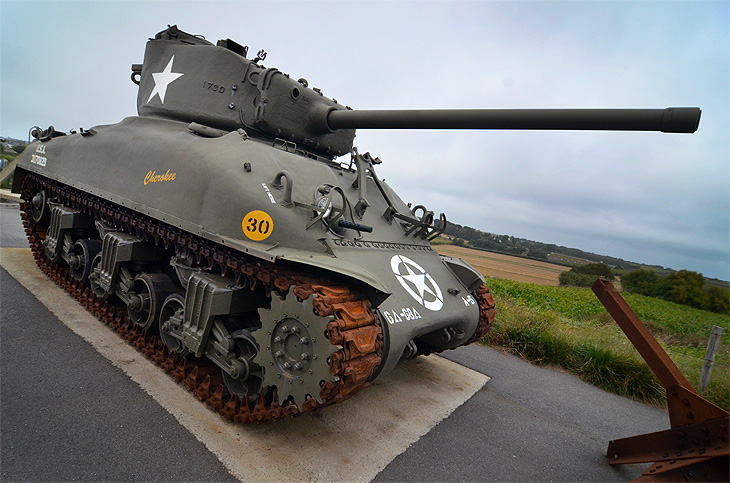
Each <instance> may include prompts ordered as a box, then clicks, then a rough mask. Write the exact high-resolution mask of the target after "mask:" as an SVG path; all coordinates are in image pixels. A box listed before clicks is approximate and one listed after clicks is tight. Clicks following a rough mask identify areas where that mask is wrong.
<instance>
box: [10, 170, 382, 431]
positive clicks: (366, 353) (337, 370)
mask: <svg viewBox="0 0 730 483" xmlns="http://www.w3.org/2000/svg"><path fill="white" fill-rule="evenodd" d="M41 190H45V191H46V196H47V197H48V198H49V199H50V198H55V200H56V201H57V202H60V203H62V204H64V205H66V206H69V207H71V208H74V209H77V210H80V211H82V212H83V213H86V214H88V215H91V216H93V218H94V219H96V220H100V221H103V222H104V223H106V224H107V225H109V226H113V227H115V228H116V229H118V230H122V231H125V232H127V233H129V234H132V235H135V236H137V237H138V238H142V239H144V240H145V241H148V242H151V243H154V244H155V245H159V244H160V243H162V244H164V247H165V248H166V249H168V248H170V247H174V249H175V250H176V251H179V250H187V251H188V253H190V254H193V255H195V257H196V258H197V261H198V263H201V262H203V263H207V266H208V267H213V268H217V269H219V270H220V272H221V275H223V276H229V277H231V276H232V277H233V279H234V280H235V282H236V283H237V284H239V283H244V282H245V283H248V284H249V286H250V287H251V288H252V289H253V288H254V287H255V286H256V284H257V283H261V284H263V286H264V287H265V289H266V293H267V295H270V294H271V292H272V291H277V292H279V293H281V294H286V293H288V292H289V291H290V290H291V291H292V292H293V293H294V294H295V295H296V296H297V297H298V298H300V299H307V298H309V297H310V296H311V295H312V294H315V295H316V297H315V299H314V303H313V305H314V310H315V312H316V314H317V315H319V316H321V317H326V316H333V319H332V320H331V321H330V322H329V323H328V324H327V332H326V335H327V336H328V337H329V340H330V343H331V344H333V345H336V346H341V349H339V350H337V351H336V352H334V353H333V354H332V355H331V356H330V363H329V367H330V373H331V374H332V375H333V376H337V377H338V378H339V380H337V381H327V382H326V383H325V384H323V385H322V387H321V391H320V398H321V400H322V402H321V403H320V402H319V401H317V400H316V399H315V398H308V399H307V400H306V401H305V402H304V403H303V404H302V405H301V408H300V407H299V406H297V404H295V403H294V402H292V401H290V400H286V401H284V402H283V404H280V403H279V401H278V397H277V395H276V389H275V388H274V389H273V391H271V392H270V393H269V394H268V395H266V394H264V393H262V392H259V393H258V394H257V395H256V396H255V397H248V396H244V397H243V398H239V397H238V396H236V395H232V394H228V391H227V390H226V388H225V386H224V385H223V384H222V374H221V370H220V368H219V367H218V366H216V365H215V364H214V363H213V362H211V361H210V360H208V359H206V358H200V359H198V358H194V357H191V356H188V357H182V358H181V357H178V355H177V353H175V352H169V351H168V350H167V347H166V346H165V345H164V343H163V342H162V340H161V339H160V337H159V336H157V335H155V334H154V333H151V332H147V331H143V330H142V329H141V328H139V327H138V326H137V325H135V324H134V323H133V322H131V320H130V319H129V316H128V313H127V307H126V306H125V305H123V304H114V303H112V302H109V301H105V300H101V299H99V298H97V297H96V296H95V295H94V294H93V292H92V291H91V289H90V287H88V286H84V285H82V284H81V283H80V282H78V281H77V280H75V279H74V278H73V277H72V276H71V274H70V271H69V269H68V268H67V267H64V266H61V265H59V264H57V263H53V262H51V261H50V260H49V259H48V258H47V257H46V256H45V249H44V245H43V240H44V239H45V234H46V232H45V230H46V228H47V227H43V226H40V225H37V224H36V223H35V222H34V221H33V217H32V215H31V207H30V200H31V198H32V197H33V195H34V193H36V192H39V191H41ZM21 198H22V200H23V201H22V202H21V217H22V219H23V225H24V227H25V231H26V234H27V236H28V241H29V243H30V247H31V251H32V253H33V257H34V258H35V261H36V263H37V265H38V266H39V267H40V269H41V270H42V271H43V272H44V273H45V274H46V275H47V276H48V277H49V278H51V279H52V280H53V281H54V282H55V283H56V284H58V285H59V286H61V287H62V288H63V289H65V290H66V291H67V292H68V293H69V294H71V295H72V296H73V297H74V298H76V299H77V300H78V301H79V302H80V303H81V304H82V305H83V306H84V307H86V308H87V309H88V310H89V311H90V312H91V313H93V314H94V315H95V316H96V317H97V318H99V319H100V320H101V321H102V322H104V323H106V324H107V325H109V326H110V327H111V328H112V329H114V330H115V331H116V332H117V333H118V334H119V336H121V337H122V338H123V339H125V340H126V341H127V342H128V343H129V344H130V345H132V346H134V347H135V348H137V350H138V351H140V352H141V353H142V354H144V355H145V356H146V357H147V358H148V359H150V360H151V361H152V362H154V363H155V364H157V365H158V366H160V367H161V368H162V369H163V370H165V371H166V372H167V373H168V374H169V375H170V376H171V377H172V378H173V379H175V380H176V381H178V382H182V383H183V384H184V385H185V386H186V387H187V388H188V389H189V390H190V391H192V392H193V394H194V395H195V396H196V397H197V398H198V399H199V400H201V401H203V402H205V404H206V405H207V406H209V407H210V408H211V409H212V410H213V411H216V412H218V413H219V414H220V415H221V416H223V417H225V418H227V419H229V420H232V421H235V422H238V423H251V422H262V421H267V420H278V419H281V418H284V417H287V416H296V415H298V414H301V413H303V412H307V411H314V410H317V409H320V408H323V407H325V406H328V405H331V404H334V403H339V402H342V401H344V400H345V399H348V398H349V397H351V396H352V395H353V394H355V393H357V392H358V391H360V390H361V389H363V388H364V387H366V386H367V385H368V384H369V383H370V381H371V380H372V379H373V378H374V376H375V375H376V371H377V369H378V367H379V366H380V363H381V361H382V347H383V335H382V329H381V328H380V325H379V321H378V316H377V314H376V313H375V312H374V311H373V310H372V308H371V304H370V302H369V301H368V300H367V299H365V298H363V297H362V296H360V295H359V294H357V293H356V292H354V291H353V290H352V289H351V288H349V287H347V286H345V285H342V284H340V283H336V282H333V281H331V280H327V279H315V278H311V277H305V276H302V275H301V274H297V273H294V272H292V271H289V270H286V269H281V268H280V267H275V266H274V265H273V264H271V263H266V262H261V261H250V260H248V259H247V258H244V256H243V255H241V254H239V253H237V252H234V251H231V250H230V249H228V248H225V247H222V246H220V245H217V244H215V243H212V242H210V241H208V240H203V239H202V238H199V237H197V236H194V235H191V234H189V233H185V232H181V231H180V230H177V229H175V228H173V227H170V226H169V225H166V224H164V223H162V222H158V221H156V220H154V219H152V218H149V217H146V216H144V215H140V214H138V213H135V212H132V211H131V210H128V209H126V208H123V207H120V206H118V205H115V204H112V203H110V202H108V201H105V200H102V199H100V198H98V197H95V196H93V195H89V194H87V193H84V192H81V191H78V190H75V189H72V188H69V187H67V186H65V185H62V184H60V183H57V182H54V181H51V180H48V179H46V178H43V177H41V176H39V175H35V174H28V175H27V176H26V177H25V179H24V181H23V184H22V187H21Z"/></svg>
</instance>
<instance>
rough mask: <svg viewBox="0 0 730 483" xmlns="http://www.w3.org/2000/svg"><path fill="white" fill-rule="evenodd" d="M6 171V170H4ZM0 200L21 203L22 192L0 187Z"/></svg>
mask: <svg viewBox="0 0 730 483" xmlns="http://www.w3.org/2000/svg"><path fill="white" fill-rule="evenodd" d="M3 171H5V170H3ZM0 201H4V202H10V203H13V202H15V203H19V202H20V193H13V192H12V191H10V190H6V189H0Z"/></svg>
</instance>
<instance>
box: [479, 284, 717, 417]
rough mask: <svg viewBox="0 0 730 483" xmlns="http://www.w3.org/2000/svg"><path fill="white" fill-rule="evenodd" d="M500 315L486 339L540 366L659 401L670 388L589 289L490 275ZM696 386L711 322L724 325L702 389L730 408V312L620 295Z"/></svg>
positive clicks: (622, 392)
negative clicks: (708, 380)
mask: <svg viewBox="0 0 730 483" xmlns="http://www.w3.org/2000/svg"><path fill="white" fill-rule="evenodd" d="M487 284H488V285H489V287H490V289H491V290H492V292H494V295H495V299H496V300H497V319H496V321H495V323H494V327H493V328H492V331H491V332H490V333H489V334H487V336H485V338H484V339H483V342H484V343H487V344H494V345H499V346H502V347H504V348H506V349H507V350H509V351H510V352H513V353H516V354H518V355H520V356H521V357H523V358H525V359H528V360H530V361H533V362H536V363H538V364H541V365H550V366H558V367H561V368H563V369H565V370H567V371H569V372H571V373H573V374H576V375H577V376H579V377H580V378H581V379H583V380H585V381H586V382H589V383H591V384H594V385H596V386H598V387H600V388H602V389H604V390H606V391H610V392H613V393H616V394H620V395H623V396H627V397H631V398H633V399H637V400H640V401H643V402H646V403H649V404H653V405H661V404H663V402H664V400H665V391H664V389H663V387H662V386H661V384H660V383H659V381H658V380H657V379H656V378H655V377H654V375H653V373H652V372H651V370H650V369H649V367H648V366H647V365H646V363H645V362H644V361H643V359H642V358H641V356H639V354H638V352H637V351H636V349H634V347H633V346H632V345H631V343H630V342H629V341H628V339H627V338H626V336H625V335H624V334H623V332H621V329H620V328H619V327H618V326H617V325H616V324H615V322H613V320H612V319H611V317H610V315H609V314H608V313H607V312H606V310H605V308H604V307H603V305H602V304H601V303H600V302H599V301H598V299H597V298H596V296H595V295H594V294H593V292H592V291H591V290H590V289H588V288H577V287H551V286H545V285H535V284H532V283H523V282H515V281H511V280H501V279H488V281H487ZM622 295H623V296H624V297H625V298H626V300H627V302H628V303H629V305H630V306H631V307H632V309H633V310H634V311H635V312H636V314H637V315H638V316H639V318H641V319H642V321H643V322H644V323H645V324H646V325H647V327H648V328H649V330H650V331H651V332H652V333H653V334H654V336H655V337H656V338H657V340H659V342H660V344H661V345H662V347H663V348H664V349H665V350H666V351H667V353H668V354H669V355H670V357H671V358H672V360H673V361H674V362H675V364H677V366H678V367H679V369H680V370H681V371H682V372H683V373H684V374H685V376H686V377H687V379H688V380H689V381H690V383H692V384H693V385H694V386H695V387H696V385H697V382H698V381H699V377H700V374H701V372H702V366H703V363H704V355H705V348H706V344H707V338H708V337H709V334H710V331H711V329H712V326H713V325H718V326H720V327H723V328H724V332H723V334H722V337H721V341H720V347H719V350H718V353H717V356H716V359H715V366H714V369H713V373H712V377H711V379H710V384H709V387H708V389H707V391H705V392H704V393H703V394H702V396H703V397H705V398H707V399H708V400H709V401H711V402H712V403H714V404H716V405H718V406H720V407H722V408H724V409H730V402H729V397H728V393H729V392H730V382H729V378H728V374H729V373H730V354H729V351H728V345H729V344H728V337H729V336H730V317H729V316H727V315H722V314H714V313H711V312H707V311H703V310H698V309H694V308H692V307H687V306H684V305H677V304H674V303H671V302H666V301H663V300H657V299H654V298H650V297H644V296H641V295H634V294H622Z"/></svg>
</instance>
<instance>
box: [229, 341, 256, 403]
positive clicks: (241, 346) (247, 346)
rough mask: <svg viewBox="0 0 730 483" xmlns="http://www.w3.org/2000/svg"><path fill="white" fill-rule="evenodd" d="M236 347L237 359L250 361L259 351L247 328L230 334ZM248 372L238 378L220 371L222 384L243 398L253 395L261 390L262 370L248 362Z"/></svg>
mask: <svg viewBox="0 0 730 483" xmlns="http://www.w3.org/2000/svg"><path fill="white" fill-rule="evenodd" d="M231 337H232V338H233V342H234V343H235V345H236V347H235V349H234V351H235V353H236V356H237V357H238V358H239V359H244V360H246V361H251V360H252V359H253V358H254V357H255V356H256V353H257V352H258V351H259V345H258V344H257V343H256V339H254V337H253V335H251V332H250V331H248V330H237V331H235V332H233V333H232V334H231ZM247 367H248V368H249V372H248V374H244V375H242V376H241V377H239V378H234V377H232V376H231V375H230V374H228V373H227V372H226V371H222V374H223V384H225V386H226V389H228V392H230V393H231V394H235V395H237V396H238V397H240V398H242V399H243V396H253V395H255V394H256V393H258V392H259V391H261V381H262V378H263V371H262V370H261V368H260V367H258V366H257V365H256V364H253V363H251V362H249V364H248V366H247Z"/></svg>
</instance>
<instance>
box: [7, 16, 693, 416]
mask: <svg viewBox="0 0 730 483" xmlns="http://www.w3.org/2000/svg"><path fill="white" fill-rule="evenodd" d="M247 51H248V49H247V47H244V46H242V45H240V44H238V43H236V42H234V41H232V40H230V39H226V40H221V41H218V42H217V45H214V44H213V43H211V42H208V41H206V40H204V39H202V38H201V37H199V36H194V35H190V34H187V33H185V32H182V31H181V30H179V29H177V27H175V26H173V27H168V28H167V29H165V30H163V31H162V32H160V33H158V34H157V35H155V37H154V38H153V39H150V40H149V42H148V43H147V47H146V51H145V55H144V62H143V63H142V64H135V65H133V66H132V75H131V79H132V81H133V82H134V83H136V84H137V85H138V86H139V89H138V95H137V110H138V113H139V115H138V116H135V117H128V118H126V119H124V120H122V121H121V122H119V123H118V124H113V125H105V126H97V127H94V128H92V129H88V130H80V131H79V132H74V131H71V132H69V133H61V132H58V131H56V130H55V129H54V128H53V127H50V128H48V129H41V128H38V127H36V128H34V129H33V130H32V135H33V136H34V137H35V141H33V142H32V143H31V144H30V145H29V146H28V148H27V149H26V150H25V153H24V155H23V158H22V161H21V162H20V164H19V165H18V167H17V168H16V173H15V182H14V186H13V189H14V190H15V191H17V192H20V193H21V197H22V199H23V203H22V204H21V210H22V212H23V213H22V216H23V219H24V224H25V227H26V232H27V234H28V238H29V242H30V245H31V248H32V250H33V252H34V255H35V257H36V259H37V261H38V264H39V266H40V267H41V268H42V269H43V270H44V271H45V272H46V273H47V274H48V275H49V276H50V277H51V278H53V279H54V280H55V281H56V282H58V283H59V284H61V285H62V286H63V287H65V288H66V289H67V290H68V291H69V292H70V293H71V294H72V295H74V296H75V297H76V298H77V299H78V300H79V301H80V302H81V303H83V304H84V305H85V306H86V307H88V308H89V310H91V311H92V312H93V313H95V314H96V315H97V316H99V317H100V318H101V319H102V320H103V321H105V322H106V323H108V324H110V325H111V326H113V327H114V328H115V329H116V330H117V331H118V332H119V334H120V335H121V336H123V337H124V338H125V339H127V340H128V341H129V342H130V343H131V344H133V345H135V346H136V347H137V348H138V349H139V350H141V351H142V352H144V353H145V354H146V355H147V356H148V357H149V358H150V359H152V360H153V361H154V362H156V363H157V364H158V365H160V366H161V367H162V368H163V369H164V370H166V371H167V372H169V373H170V374H171V376H172V377H174V378H176V379H177V380H178V381H182V382H184V383H185V384H186V385H187V386H188V387H189V388H190V389H191V390H192V391H193V392H194V394H195V396H197V397H198V398H200V399H201V400H205V401H206V402H207V404H208V405H209V406H210V407H211V408H212V409H214V410H216V411H219V412H220V413H221V414H222V415H224V416H226V417H228V418H230V419H234V420H236V421H240V422H250V421H263V420H269V419H278V418H281V417H284V416H289V415H296V414H300V413H302V412H305V411H311V410H314V409H317V408H321V407H323V406H327V405H330V404H333V403H337V402H340V401H342V400H344V399H347V398H349V397H350V396H352V395H353V394H355V393H356V392H358V391H359V390H361V389H363V388H364V387H366V386H367V385H368V384H369V383H371V382H372V381H374V380H376V379H378V378H381V377H386V376H387V374H388V373H389V372H390V371H392V369H393V368H394V367H395V366H396V364H397V363H398V362H399V361H400V360H402V359H404V358H412V357H416V356H418V355H421V354H424V355H427V354H429V353H433V352H441V351H444V350H448V349H455V348H457V347H460V346H463V345H466V344H470V343H472V342H475V341H477V340H479V339H480V338H481V337H483V336H484V335H485V334H486V333H487V331H488V330H489V329H490V327H491V325H492V322H493V320H494V316H495V309H494V300H493V297H492V294H491V293H490V292H489V289H488V288H487V287H486V285H485V280H484V278H483V276H482V275H481V274H480V273H478V272H477V271H476V270H475V269H474V268H472V267H471V266H470V265H468V264H467V263H465V262H464V261H462V260H460V259H457V258H451V257H447V256H442V255H439V254H438V253H436V252H435V251H434V250H433V249H432V247H431V244H430V241H431V240H433V239H434V238H435V237H437V236H438V235H439V234H441V233H442V232H443V231H444V229H445V228H446V224H447V220H446V217H445V215H443V214H439V215H436V214H435V212H433V211H430V210H429V209H427V208H426V207H424V206H423V205H415V206H413V205H411V204H407V203H405V202H404V201H403V200H401V199H400V198H399V197H398V195H397V194H396V193H395V191H394V190H393V189H392V188H391V187H390V186H389V185H388V184H386V183H385V182H384V181H383V180H381V179H380V178H379V177H378V176H377V174H376V166H377V165H378V164H379V163H380V160H379V159H378V158H377V157H373V156H371V155H370V154H368V153H361V152H359V151H358V150H357V149H356V148H355V147H353V139H354V136H355V129H363V128H382V129H401V128H409V129H609V130H647V131H664V132H684V133H691V132H694V131H695V130H696V129H697V126H698V123H699V117H700V110H699V109H698V108H667V109H642V110H637V109H584V110H583V109H581V110H575V109H564V110H562V109H558V110H531V109H528V110H489V109H486V110H416V111H355V110H352V109H350V108H349V107H346V106H343V105H341V104H340V103H338V102H337V101H336V100H335V99H330V98H327V97H325V96H324V95H323V94H322V92H321V91H319V90H318V89H311V88H309V87H308V84H307V81H306V80H305V79H297V80H295V79H292V78H290V77H289V76H288V75H287V74H285V73H283V72H281V71H279V70H277V69H275V68H267V67H265V66H264V65H262V64H261V62H262V60H263V58H264V57H265V53H264V52H263V51H262V52H259V54H258V55H257V56H256V57H255V58H254V59H248V58H247Z"/></svg>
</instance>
